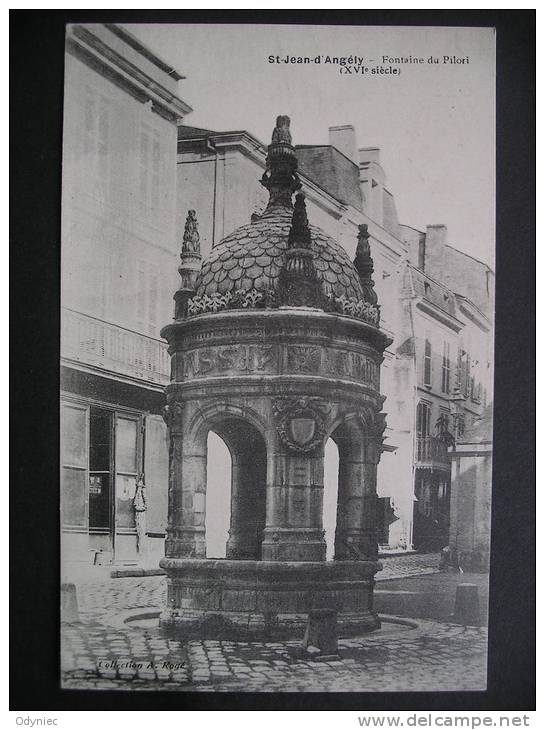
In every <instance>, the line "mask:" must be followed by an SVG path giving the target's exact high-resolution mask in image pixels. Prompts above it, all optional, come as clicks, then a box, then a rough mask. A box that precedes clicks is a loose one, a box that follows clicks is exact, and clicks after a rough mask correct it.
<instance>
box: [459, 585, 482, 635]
mask: <svg viewBox="0 0 545 730" xmlns="http://www.w3.org/2000/svg"><path fill="white" fill-rule="evenodd" d="M452 618H453V619H454V621H456V622H457V623H460V624H464V625H468V624H469V625H471V626H476V625H478V624H479V622H480V614H479V589H478V587H477V586H476V585H475V584H474V583H459V584H458V585H457V586H456V601H455V604H454V614H453V616H452Z"/></svg>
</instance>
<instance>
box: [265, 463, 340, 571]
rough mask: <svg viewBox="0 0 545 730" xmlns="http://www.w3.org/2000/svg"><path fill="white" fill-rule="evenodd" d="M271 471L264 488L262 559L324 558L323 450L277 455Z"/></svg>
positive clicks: (301, 559) (309, 559)
mask: <svg viewBox="0 0 545 730" xmlns="http://www.w3.org/2000/svg"><path fill="white" fill-rule="evenodd" d="M272 472H273V474H272V477H273V478H272V480H270V481H268V488H267V526H266V528H265V538H264V540H263V546H262V558H263V560H293V561H317V560H318V561H319V560H325V555H326V542H325V539H324V530H323V529H322V502H323V491H324V458H323V453H320V454H319V455H313V456H307V455H296V454H287V453H281V454H277V455H275V457H274V459H273V464H272Z"/></svg>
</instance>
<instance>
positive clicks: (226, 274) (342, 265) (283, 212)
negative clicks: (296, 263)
mask: <svg viewBox="0 0 545 730" xmlns="http://www.w3.org/2000/svg"><path fill="white" fill-rule="evenodd" d="M291 223H292V211H290V210H288V209H283V208H276V209H273V210H272V211H270V212H267V213H265V214H264V215H263V216H261V217H260V218H259V219H257V220H255V221H254V222H252V223H250V224H248V225H245V226H241V227H240V228H237V229H236V230H235V231H233V233H231V234H229V235H228V236H227V237H226V238H224V239H223V240H222V241H221V243H219V244H218V245H216V246H214V248H213V249H212V251H211V252H210V253H209V254H208V256H207V257H206V258H205V259H204V261H203V263H202V268H201V271H200V274H199V276H198V278H197V282H196V292H195V294H196V296H197V297H203V296H204V295H206V294H207V295H209V296H210V295H212V294H215V293H218V294H226V293H227V292H231V293H232V294H234V293H235V291H242V292H246V291H250V290H252V289H255V290H257V291H259V292H263V293H265V292H271V291H276V289H277V285H278V279H279V276H280V272H281V269H282V266H283V265H284V263H285V260H286V251H287V249H288V236H289V232H290V228H291ZM309 229H310V239H311V245H310V250H311V252H312V254H313V256H312V261H313V264H314V268H315V269H316V274H317V278H318V280H319V281H320V282H321V285H322V290H323V293H324V294H325V295H326V296H332V297H341V296H343V295H344V296H345V297H348V298H354V299H358V300H359V299H362V298H363V293H362V286H361V283H360V279H359V276H358V273H357V271H356V269H355V268H354V265H353V264H352V262H351V261H350V259H349V258H348V255H347V254H346V252H345V250H344V249H343V248H342V246H340V245H339V244H338V243H337V242H336V241H334V240H333V239H332V238H330V237H329V236H328V235H327V234H326V233H324V231H322V230H321V229H320V228H317V227H316V226H312V225H309Z"/></svg>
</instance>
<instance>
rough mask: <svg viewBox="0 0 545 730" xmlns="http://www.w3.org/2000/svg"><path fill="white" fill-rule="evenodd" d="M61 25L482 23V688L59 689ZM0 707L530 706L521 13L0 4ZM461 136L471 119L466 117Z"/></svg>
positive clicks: (526, 37)
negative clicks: (0, 356)
mask: <svg viewBox="0 0 545 730" xmlns="http://www.w3.org/2000/svg"><path fill="white" fill-rule="evenodd" d="M66 22H163V23H175V22H181V23H189V22H214V23H244V22H245V23H313V24H334V25H340V24H347V25H358V24H361V25H430V26H434V25H447V26H466V25H467V26H494V27H496V29H497V92H498V93H497V104H498V106H497V110H498V111H497V248H496V283H497V292H496V360H495V410H494V487H493V503H492V510H493V514H492V565H491V586H490V634H489V641H490V656H489V689H488V690H487V691H486V692H463V693H444V694H442V693H434V694H428V693H412V694H409V693H407V694H400V693H395V694H394V693H388V691H387V689H388V688H387V687H385V688H384V689H385V692H384V693H380V694H353V693H350V694H346V695H342V694H339V695H338V694H333V695H332V694H329V695H326V694H323V695H320V694H314V693H312V694H305V695H282V696H279V695H276V696H275V695H273V696H269V695H259V696H255V695H251V694H240V695H236V696H233V695H231V696H225V695H223V696H220V695H213V694H202V693H199V694H198V695H197V694H194V695H189V694H180V695H176V694H172V693H168V694H160V693H145V692H144V693H135V692H133V693H110V692H104V691H99V692H85V691H66V690H61V689H60V687H59V679H58V677H59V629H58V625H59V535H60V530H59V508H58V483H59V481H58V474H59V462H58V438H59V436H58V434H59V421H58V413H59V313H60V303H59V283H60V206H61V149H62V97H63V64H64V24H65V23H66ZM10 30H11V49H10V61H11V63H10V74H11V78H10V81H11V116H10V132H11V136H10V152H11V166H10V174H11V184H12V186H11V197H10V210H11V231H10V258H11V270H12V277H11V286H10V292H11V295H12V305H11V315H12V319H11V326H10V336H11V354H10V365H11V378H10V388H11V412H12V413H11V418H12V425H11V427H10V436H11V500H10V539H11V558H10V583H11V605H10V609H11V612H10V631H11V656H10V675H11V681H10V685H11V703H10V708H11V709H12V710H87V709H89V710H106V709H115V710H123V709H127V710H129V709H130V710H137V709H148V710H151V709H193V710H194V709H208V710H221V709H224V710H229V709H260V710H267V709H272V710H305V709H309V710H310V709H328V710H335V709H342V710H359V711H361V710H365V709H367V710H390V711H392V710H409V709H411V710H412V709H414V710H439V709H443V710H531V709H534V708H535V632H534V627H535V600H534V599H535V499H534V484H535V430H534V423H535V407H534V393H535V385H534V383H535V366H534V363H535V345H534V342H535V340H534V332H535V274H534V271H535V258H534V257H535V253H534V252H535V226H534V214H535V163H534V159H535V121H534V120H535V11H533V10H527V11H512V10H509V11H497V10H492V11H484V10H477V11H466V10H463V11H450V10H445V11H414V10H409V11H361V12H360V11H329V10H327V11H300V10H299V11H293V12H291V13H290V12H287V11H255V10H254V11H252V12H251V13H249V12H245V11H185V12H183V11H85V10H83V11H53V10H50V11H11V12H10ZM467 133H468V134H471V129H470V128H469V127H468V130H467Z"/></svg>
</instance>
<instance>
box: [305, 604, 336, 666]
mask: <svg viewBox="0 0 545 730" xmlns="http://www.w3.org/2000/svg"><path fill="white" fill-rule="evenodd" d="M303 649H305V651H306V652H307V653H308V654H311V655H312V658H313V659H314V660H315V661H327V660H328V659H339V658H340V657H339V654H338V651H339V647H338V642H337V611H335V609H333V608H315V609H312V610H311V611H309V614H308V621H307V628H306V631H305V636H304V638H303ZM316 650H318V651H316Z"/></svg>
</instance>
